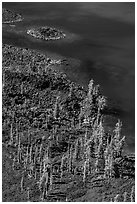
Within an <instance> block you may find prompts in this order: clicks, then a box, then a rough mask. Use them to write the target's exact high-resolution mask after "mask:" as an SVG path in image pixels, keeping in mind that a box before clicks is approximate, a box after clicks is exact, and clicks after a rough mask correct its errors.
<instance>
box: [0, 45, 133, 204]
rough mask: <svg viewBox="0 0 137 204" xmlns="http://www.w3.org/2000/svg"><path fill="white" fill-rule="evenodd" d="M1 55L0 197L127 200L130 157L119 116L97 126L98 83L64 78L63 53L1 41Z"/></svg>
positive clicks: (130, 193)
mask: <svg viewBox="0 0 137 204" xmlns="http://www.w3.org/2000/svg"><path fill="white" fill-rule="evenodd" d="M2 54H3V58H2V79H3V81H2V103H3V107H2V114H3V116H2V131H3V132H2V143H3V181H4V182H3V201H12V202H13V201H14V202H15V201H17V202H20V201H32V202H34V201H37V202H38V201H65V202H67V201H77V200H79V201H81V200H82V201H84V199H85V200H86V199H87V201H91V202H92V201H98V202H99V201H100V202H101V201H106V202H109V201H111V202H117V201H121V202H123V201H129V202H133V201H134V199H135V182H134V176H135V166H134V165H135V158H134V155H125V154H123V149H124V144H125V136H123V135H121V128H122V123H121V121H120V120H118V122H117V123H116V126H115V127H114V130H113V131H112V132H106V131H105V128H104V112H103V110H104V108H105V106H106V98H105V97H104V96H103V95H102V94H101V92H100V88H99V85H95V84H94V81H93V80H92V79H91V80H90V82H89V85H88V87H87V90H85V89H84V88H83V87H81V86H79V85H78V84H76V83H74V82H72V81H70V80H69V79H68V78H67V76H66V75H65V74H64V73H61V72H59V71H57V70H56V66H62V65H63V63H64V66H65V62H64V61H63V59H62V60H54V59H52V58H50V57H49V56H46V55H43V54H41V53H39V52H37V51H34V50H30V49H28V48H18V47H14V46H10V45H6V44H3V48H2ZM9 183H10V185H9ZM125 186H126V187H125ZM122 187H123V188H122ZM91 189H92V193H93V194H94V195H93V197H90V196H89V195H88V191H89V190H90V191H91ZM11 192H12V194H11ZM101 192H103V193H101ZM84 196H85V197H84ZM88 199H89V200H88Z"/></svg>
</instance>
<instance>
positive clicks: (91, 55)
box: [2, 2, 135, 151]
mask: <svg viewBox="0 0 137 204" xmlns="http://www.w3.org/2000/svg"><path fill="white" fill-rule="evenodd" d="M3 7H5V8H7V9H11V10H13V11H16V12H17V13H21V14H22V16H23V17H24V21H23V22H20V23H17V24H16V27H15V28H14V30H18V31H20V32H18V33H16V32H12V31H7V30H6V29H5V28H3V36H2V39H3V43H8V44H13V45H16V46H21V47H28V48H32V49H37V50H41V51H42V52H46V51H50V52H54V53H57V54H59V55H63V56H65V57H72V58H76V59H80V60H81V66H80V67H78V68H77V69H73V70H71V72H72V76H73V78H72V80H74V81H76V82H78V83H80V84H81V85H84V86H85V85H87V84H88V82H89V80H90V79H91V78H93V79H94V80H95V83H96V84H100V86H101V90H102V92H103V94H104V95H105V96H106V97H107V98H108V101H109V103H110V105H111V106H112V108H113V109H115V111H116V114H115V117H114V119H113V120H112V119H111V120H110V119H109V120H110V121H109V123H110V124H111V125H112V124H114V122H115V121H116V118H120V119H121V120H122V121H123V134H124V135H126V136H127V144H128V146H127V147H128V149H129V150H130V151H134V143H135V26H134V14H135V11H134V3H132V2H131V3H57V2H56V3H23V2H20V3H3ZM44 25H49V26H55V27H58V28H61V29H63V30H66V31H67V32H69V33H72V34H73V35H74V36H75V37H74V39H73V40H70V41H58V42H57V41H56V42H48V43H47V42H44V41H39V40H34V39H32V38H31V37H29V36H27V35H26V34H25V31H26V29H27V28H30V27H31V26H44Z"/></svg>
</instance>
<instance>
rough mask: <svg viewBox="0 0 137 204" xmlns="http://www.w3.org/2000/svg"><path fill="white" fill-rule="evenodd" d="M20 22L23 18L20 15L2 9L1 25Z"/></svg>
mask: <svg viewBox="0 0 137 204" xmlns="http://www.w3.org/2000/svg"><path fill="white" fill-rule="evenodd" d="M22 20H23V18H22V16H21V15H20V14H18V13H15V12H13V11H10V10H8V9H5V8H3V9H2V23H16V22H20V21H22Z"/></svg>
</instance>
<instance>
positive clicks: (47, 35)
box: [27, 26, 66, 41]
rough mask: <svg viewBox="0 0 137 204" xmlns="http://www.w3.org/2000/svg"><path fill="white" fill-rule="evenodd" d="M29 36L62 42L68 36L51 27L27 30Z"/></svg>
mask: <svg viewBox="0 0 137 204" xmlns="http://www.w3.org/2000/svg"><path fill="white" fill-rule="evenodd" d="M27 34H28V35H31V36H32V37H34V38H38V39H42V40H46V41H49V40H60V39H63V38H65V37H66V34H65V33H63V32H62V31H61V30H58V29H56V28H51V27H47V26H45V27H40V28H31V29H29V30H27Z"/></svg>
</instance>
